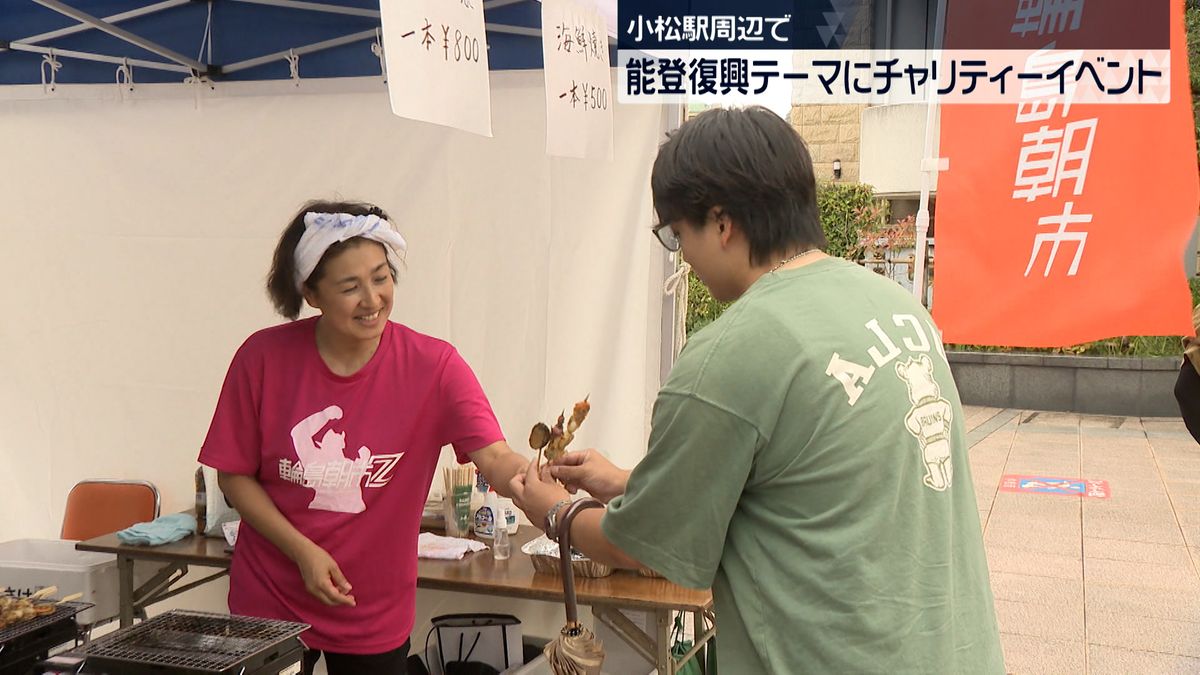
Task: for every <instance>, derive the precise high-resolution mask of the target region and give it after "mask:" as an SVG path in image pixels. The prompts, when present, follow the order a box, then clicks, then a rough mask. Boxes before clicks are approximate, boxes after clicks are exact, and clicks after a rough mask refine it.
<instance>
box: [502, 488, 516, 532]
mask: <svg viewBox="0 0 1200 675" xmlns="http://www.w3.org/2000/svg"><path fill="white" fill-rule="evenodd" d="M500 513H502V514H504V524H505V529H506V530H507V531H508V536H510V537H511V536H512V535H514V534H516V533H517V524H518V521H517V507H516V506H515V505H514V504H513V501H512V500H511V499H509V498H508V497H501V498H500Z"/></svg>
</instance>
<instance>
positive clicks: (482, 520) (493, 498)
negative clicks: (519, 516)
mask: <svg viewBox="0 0 1200 675" xmlns="http://www.w3.org/2000/svg"><path fill="white" fill-rule="evenodd" d="M502 514H503V511H501V510H500V495H499V494H497V493H496V491H495V490H494V489H492V488H489V489H488V492H487V496H486V497H484V502H483V506H482V507H480V509H479V510H478V511H476V512H475V536H476V537H481V538H483V539H491V538H492V537H493V536H494V535H495V532H496V524H497V523H500V524H501V529H504V528H505V525H504V516H503V515H502Z"/></svg>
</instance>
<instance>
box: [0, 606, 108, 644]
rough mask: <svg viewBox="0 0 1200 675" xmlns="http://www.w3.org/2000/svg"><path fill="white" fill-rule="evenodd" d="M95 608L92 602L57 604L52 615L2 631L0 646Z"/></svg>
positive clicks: (39, 617)
mask: <svg viewBox="0 0 1200 675" xmlns="http://www.w3.org/2000/svg"><path fill="white" fill-rule="evenodd" d="M94 606H95V605H93V604H92V603H90V602H64V603H61V604H57V605H55V606H54V612H53V613H52V614H46V615H44V616H38V617H34V618H32V619H29V620H28V621H22V622H20V623H15V624H13V625H11V626H9V627H7V628H4V629H0V645H2V644H5V643H8V642H12V641H13V640H15V639H17V638H19V637H21V636H23V635H28V634H30V633H33V632H35V631H37V630H39V629H42V628H45V627H46V626H51V625H53V624H56V623H58V622H59V621H62V620H63V619H68V618H71V617H73V616H75V615H76V614H78V613H80V612H82V611H83V610H85V609H91V608H92V607H94Z"/></svg>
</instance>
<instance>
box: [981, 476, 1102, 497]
mask: <svg viewBox="0 0 1200 675" xmlns="http://www.w3.org/2000/svg"><path fill="white" fill-rule="evenodd" d="M1000 489H1001V490H1003V491H1005V492H1037V493H1041V494H1049V495H1068V496H1071V497H1092V498H1093V499H1108V498H1109V497H1111V496H1112V492H1110V491H1109V489H1108V481H1106V480H1094V479H1091V478H1048V477H1046V476H1011V475H1010V476H1005V477H1004V478H1002V479H1000Z"/></svg>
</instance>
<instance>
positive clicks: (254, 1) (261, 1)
mask: <svg viewBox="0 0 1200 675" xmlns="http://www.w3.org/2000/svg"><path fill="white" fill-rule="evenodd" d="M233 1H234V2H244V3H246V4H248V5H269V6H271V7H286V8H287V9H306V10H309V11H313V12H326V13H329V14H346V15H348V16H363V17H367V18H368V19H378V18H379V10H377V9H360V8H358V7H342V6H340V5H328V4H325V3H323V2H301V1H300V0H233Z"/></svg>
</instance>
